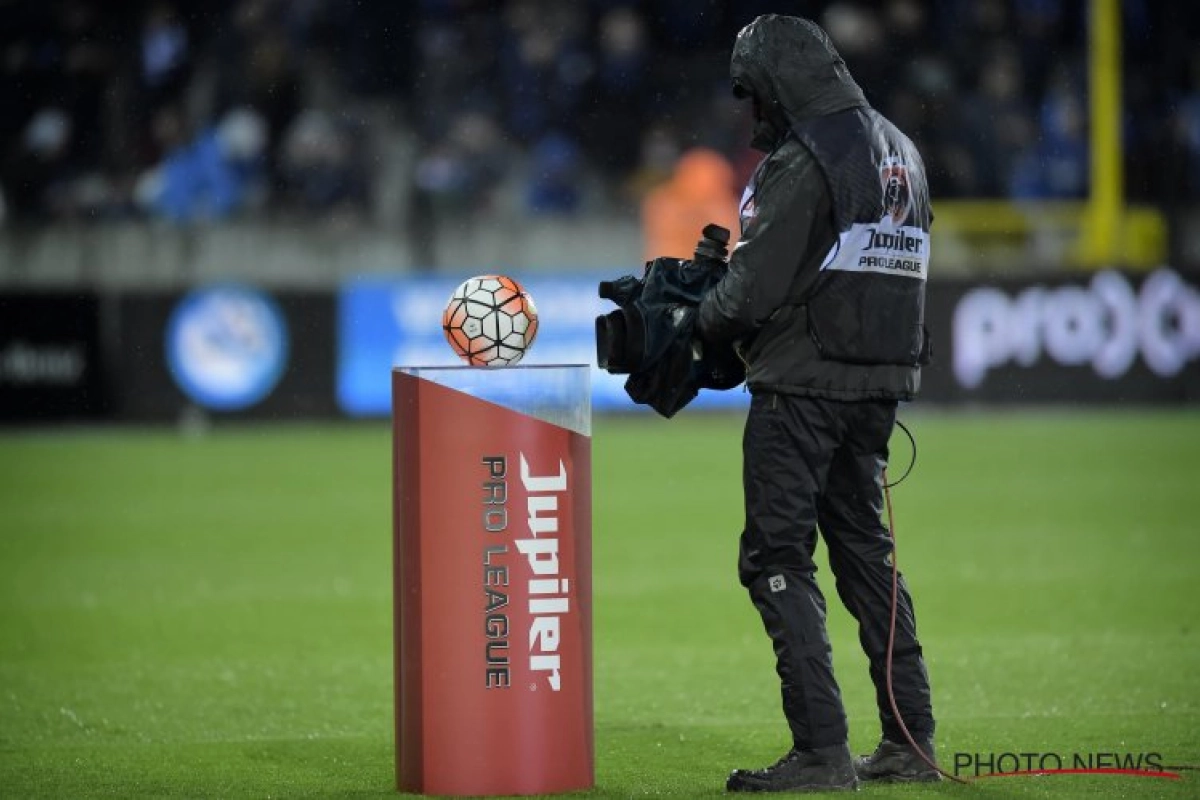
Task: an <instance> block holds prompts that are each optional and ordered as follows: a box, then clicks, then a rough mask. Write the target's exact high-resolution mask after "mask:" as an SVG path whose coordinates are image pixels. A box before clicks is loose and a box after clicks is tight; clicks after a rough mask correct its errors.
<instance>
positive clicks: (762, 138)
mask: <svg viewBox="0 0 1200 800" xmlns="http://www.w3.org/2000/svg"><path fill="white" fill-rule="evenodd" d="M729 77H730V79H731V80H732V81H733V91H734V94H735V95H737V96H738V97H743V98H744V97H750V98H752V99H753V101H754V106H755V112H754V116H755V125H754V135H753V140H752V141H751V145H752V146H754V147H755V148H757V149H759V150H763V151H770V150H771V149H772V148H774V147H775V146H776V145H778V144H779V142H780V141H781V140H782V139H783V137H784V136H785V135H786V134H787V132H788V130H789V129H790V128H791V127H792V126H793V125H796V124H797V123H798V122H800V121H802V120H804V119H808V118H811V117H818V116H826V115H828V114H835V113H837V112H839V111H845V110H846V109H848V108H855V107H858V106H865V105H867V100H866V98H865V97H864V96H863V92H862V89H861V88H859V86H858V84H857V83H855V82H854V78H852V77H851V76H850V70H848V69H847V68H846V62H845V61H843V60H842V57H841V56H840V55H838V51H837V49H836V48H835V47H834V46H833V42H832V41H830V39H829V35H828V34H827V33H825V31H823V30H822V29H821V28H820V26H818V25H817V24H816V23H814V22H810V21H809V20H807V19H802V18H800V17H787V16H781V15H779V14H766V15H763V16H760V17H758V18H757V19H755V20H754V21H753V22H751V23H750V24H749V25H747V26H746V27H744V28H742V30H741V31H740V32H739V33H738V35H737V40H736V41H735V42H734V45H733V55H732V57H731V58H730V61H729Z"/></svg>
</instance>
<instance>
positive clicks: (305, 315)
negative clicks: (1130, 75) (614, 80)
mask: <svg viewBox="0 0 1200 800" xmlns="http://www.w3.org/2000/svg"><path fill="white" fill-rule="evenodd" d="M398 281H400V282H402V281H403V279H398ZM397 285H400V284H399V283H398V284H397ZM571 291H575V289H572V290H571ZM578 291H579V292H580V293H581V294H580V295H579V298H573V296H572V295H571V294H570V293H569V292H566V291H565V290H564V291H562V292H560V293H559V295H558V296H556V301H555V303H554V305H556V307H566V308H579V307H582V306H581V305H580V304H581V303H585V302H587V300H588V299H590V298H591V296H592V294H594V282H591V283H588V282H580V283H579V285H578ZM441 296H442V295H441V293H437V297H438V298H440V297H441ZM335 297H336V295H335V293H334V292H330V291H303V292H302V291H286V292H272V293H266V292H261V291H258V290H255V289H253V288H250V287H246V286H239V285H235V284H222V285H217V286H210V287H201V288H199V289H197V290H195V291H193V292H187V293H184V292H169V293H168V292H129V293H125V294H120V295H117V296H106V297H104V298H98V297H97V296H95V295H93V294H89V293H72V292H58V293H29V292H25V293H14V294H3V295H0V422H10V421H21V422H24V421H39V420H44V421H55V420H61V419H76V418H78V419H97V418H101V417H106V416H115V417H117V418H120V419H131V420H171V421H174V420H177V419H179V418H180V416H181V415H184V414H188V413H193V412H194V411H196V410H199V411H201V412H203V413H207V414H212V415H220V416H228V417H239V418H240V417H244V418H253V419H268V418H269V419H306V418H322V417H334V416H338V415H339V414H342V413H348V412H345V411H341V410H340V409H339V406H338V404H337V398H336V390H335V376H337V375H338V371H339V366H340V367H341V368H342V371H343V372H345V371H346V367H347V365H346V364H345V363H343V364H341V365H339V364H338V363H337V359H338V333H337V332H338V331H339V330H342V331H343V332H344V331H346V330H352V329H353V327H354V326H352V325H349V324H348V320H345V319H343V320H340V321H339V320H338V319H336V315H337V314H338V313H339V311H338V307H337V306H336V304H335ZM576 300H578V302H575V301H576ZM431 302H432V301H431ZM437 302H440V301H437ZM356 308H357V307H356V306H355V305H353V304H346V303H343V304H342V306H341V312H340V313H343V314H350V313H352V312H354V311H355V309H356ZM358 310H359V312H361V309H358ZM926 314H927V323H928V327H929V329H930V331H931V333H932V335H933V350H934V353H933V356H934V359H933V363H932V364H930V365H929V366H928V367H926V368H925V370H924V373H923V386H922V391H921V395H920V398H919V402H920V403H931V404H945V405H956V404H979V405H1003V404H1055V403H1107V404H1121V403H1160V404H1167V403H1187V402H1200V273H1198V272H1191V273H1181V272H1177V271H1173V270H1169V269H1160V270H1156V271H1154V272H1151V273H1147V274H1136V275H1135V274H1127V273H1121V272H1115V271H1103V272H1098V273H1094V274H1074V275H1063V276H1054V277H1047V278H1046V279H1044V280H1037V281H1032V280H1019V279H1006V280H995V281H986V282H984V281H977V280H965V281H963V280H957V279H947V280H937V279H934V280H931V281H930V283H929V288H928V301H927V303H926ZM550 316H552V315H550V314H547V316H546V318H547V319H549V318H550ZM339 322H340V323H341V324H340V325H339ZM558 327H559V326H549V325H547V326H546V327H545V329H544V330H543V331H542V333H541V339H540V340H539V343H538V346H539V347H542V348H543V352H550V350H552V349H553V348H552V347H551V345H552V343H554V341H555V338H554V337H555V336H560V337H562V336H565V335H566V333H571V331H566V333H564V331H563V330H559V329H557V328H558ZM371 330H372V331H373V334H372V335H373V336H374V337H375V338H374V339H371V342H372V343H373V345H374V346H376V347H377V348H380V349H381V351H382V354H381V355H380V357H379V358H378V359H377V360H378V362H379V365H380V366H379V368H378V371H379V380H381V381H384V382H385V383H386V380H387V377H388V373H389V371H390V367H391V361H392V359H393V358H394V355H395V353H397V352H400V351H401V348H403V347H405V346H408V345H409V344H410V342H408V341H407V338H406V337H409V336H412V335H414V334H412V333H411V332H405V331H400V330H398V329H397V330H395V331H392V330H390V329H388V330H381V329H377V328H373V329H371ZM572 335H574V334H572ZM389 337H390V338H389ZM428 338H429V339H430V340H431V341H433V342H434V345H430V347H431V348H432V349H431V350H430V356H429V357H430V358H433V359H435V360H436V356H437V353H439V352H441V348H442V347H443V346H444V344H443V343H442V342H441V341H440V329H439V328H437V326H436V321H435V322H434V323H430V332H429V335H428ZM375 339H378V341H375ZM347 344H348V342H347V341H343V342H342V348H343V350H346V347H347ZM546 348H550V350H547V349H546ZM346 352H348V353H350V354H353V351H352V350H346ZM444 356H445V358H446V359H447V360H451V358H450V355H449V351H448V350H447V351H446V353H445V354H444ZM342 357H343V358H345V357H346V355H345V353H343V356H342ZM372 363H374V362H372ZM375 372H376V369H375V368H374V367H372V368H371V369H370V370H367V373H369V374H366V375H364V376H363V377H364V379H365V378H366V377H370V378H372V379H373V378H374V376H375ZM728 396H732V395H728ZM737 397H738V398H744V397H745V395H744V394H742V393H741V392H740V391H739V392H737ZM622 407H624V406H622Z"/></svg>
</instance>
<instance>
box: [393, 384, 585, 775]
mask: <svg viewBox="0 0 1200 800" xmlns="http://www.w3.org/2000/svg"><path fill="white" fill-rule="evenodd" d="M392 390H393V394H392V397H393V425H394V440H393V441H394V446H393V451H394V452H393V458H394V468H395V471H394V487H393V490H394V504H393V509H394V510H393V513H394V539H393V543H394V580H395V585H394V598H395V599H394V603H395V608H394V613H395V648H396V660H395V669H396V782H397V786H398V787H399V789H400V790H402V791H406V792H417V793H422V794H440V795H509V794H548V793H554V792H565V791H574V790H581V789H588V788H590V787H592V786H593V785H594V782H595V769H594V743H593V717H592V613H591V601H592V585H591V439H590V438H589V437H588V436H587V435H585V434H583V433H578V432H575V431H572V430H569V429H566V428H563V427H559V426H557V425H553V424H550V423H547V422H543V421H542V420H539V419H536V418H533V417H531V416H528V415H525V414H522V413H518V412H516V411H512V410H510V409H508V408H504V407H501V406H499V405H495V404H493V403H490V402H487V401H485V400H481V399H479V398H477V397H473V396H471V395H468V394H464V393H462V392H460V391H457V390H455V389H451V388H447V387H445V386H442V385H439V384H438V383H436V382H433V381H432V380H428V379H426V378H422V377H417V376H414V375H411V374H406V373H405V372H401V371H396V372H394V373H393V379H392Z"/></svg>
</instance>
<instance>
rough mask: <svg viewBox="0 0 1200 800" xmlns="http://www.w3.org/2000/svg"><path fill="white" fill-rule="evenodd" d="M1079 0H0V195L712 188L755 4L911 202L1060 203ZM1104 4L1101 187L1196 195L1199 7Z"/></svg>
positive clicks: (1075, 135) (735, 175)
mask: <svg viewBox="0 0 1200 800" xmlns="http://www.w3.org/2000/svg"><path fill="white" fill-rule="evenodd" d="M1087 5H1088V4H1087V2H1086V0H927V1H923V0H832V1H831V2H783V1H782V0H775V2H767V1H766V0H738V1H737V2H734V0H728V1H727V2H725V1H722V2H717V1H716V0H642V1H641V2H635V1H634V0H575V1H573V2H565V1H564V0H396V1H395V2H393V1H392V0H149V1H146V2H137V1H136V0H108V2H102V1H101V0H0V204H2V207H3V211H2V214H3V216H4V217H6V218H7V219H8V220H9V221H10V222H11V221H19V220H29V221H43V220H55V219H118V218H158V219H164V220H170V221H174V222H178V223H193V222H200V221H206V220H217V219H225V218H231V217H245V216H268V217H272V216H273V217H289V218H298V219H310V218H314V219H315V218H333V219H348V220H370V219H373V218H378V216H377V214H376V211H377V209H376V208H375V204H376V203H377V202H378V200H377V199H378V198H379V197H381V196H383V195H387V194H388V193H390V194H391V195H393V196H396V195H399V196H401V197H402V198H403V202H402V203H401V206H402V208H403V209H404V211H405V213H406V215H407V219H408V221H409V223H410V225H412V226H413V229H414V230H415V229H424V228H426V227H428V226H429V225H432V224H435V223H436V221H437V220H438V219H439V218H442V217H444V215H447V214H455V215H472V214H480V213H487V212H488V211H490V210H501V209H502V210H506V211H516V212H518V213H520V214H525V215H571V214H577V213H584V212H589V211H594V210H597V209H606V210H613V209H616V210H622V209H623V210H635V209H639V208H645V207H646V206H647V204H650V205H653V204H654V203H656V202H658V201H659V200H661V197H662V195H663V192H664V189H670V188H671V187H672V186H681V185H683V184H684V183H687V181H686V180H683V179H682V178H681V176H680V175H676V171H677V167H680V168H681V169H693V170H694V169H696V164H697V163H701V162H703V163H702V167H701V169H702V170H703V171H705V176H703V177H702V179H701V180H699V182H697V181H696V180H695V179H694V178H693V179H691V183H689V184H688V185H689V186H692V187H695V186H700V185H703V186H707V187H710V188H706V189H704V191H706V192H710V193H711V191H716V192H718V193H721V192H724V193H734V192H736V191H738V190H739V189H740V185H741V183H742V182H744V180H745V179H746V177H747V176H748V174H749V172H750V171H751V170H752V169H753V166H754V164H755V163H756V160H757V157H758V155H757V154H756V153H754V152H752V151H750V150H749V149H748V148H747V141H748V132H749V126H750V120H749V119H748V109H747V108H745V106H744V104H740V103H738V102H737V101H735V100H734V99H733V97H732V96H731V95H730V93H729V86H728V78H727V66H728V54H729V50H730V47H731V45H732V41H733V36H734V34H735V33H736V31H737V30H738V29H739V28H740V27H741V26H742V25H744V24H745V23H747V22H749V21H750V20H752V19H753V18H754V17H755V16H756V15H758V14H760V13H771V12H779V13H795V14H802V15H805V16H809V17H811V18H813V19H815V20H817V21H818V22H820V23H821V24H822V25H823V26H824V27H825V28H826V30H828V31H829V33H830V35H831V36H832V37H833V39H834V40H835V42H836V43H837V44H838V46H839V48H840V49H841V52H842V54H843V55H844V57H845V58H846V61H847V62H848V64H849V65H850V68H851V70H852V72H853V73H854V75H855V76H856V78H857V79H858V81H859V83H860V84H861V85H862V86H863V88H864V89H865V91H866V93H867V96H868V98H869V100H870V101H871V102H872V104H873V105H875V106H876V107H877V108H879V109H880V110H881V111H883V112H884V113H885V114H887V115H888V116H889V117H891V119H892V120H893V121H894V122H895V123H896V124H897V125H899V126H900V127H901V128H902V129H903V130H905V131H906V132H908V133H909V134H910V135H911V136H912V137H913V138H914V139H915V140H916V142H917V143H918V145H919V146H920V147H921V150H922V152H923V154H924V155H925V158H926V160H927V162H928V167H929V170H928V171H929V175H930V180H931V184H932V189H933V192H934V194H935V197H940V198H951V197H994V198H1018V199H1023V198H1079V197H1083V196H1084V195H1086V193H1087V191H1088V172H1089V167H1088V139H1087V116H1088V107H1087ZM1120 5H1121V7H1122V16H1123V24H1124V35H1123V42H1122V46H1123V55H1124V59H1125V70H1124V72H1125V79H1124V87H1123V92H1124V102H1125V114H1124V130H1123V133H1124V146H1125V154H1126V156H1125V157H1126V167H1127V195H1128V197H1129V199H1131V200H1134V201H1151V202H1156V203H1159V204H1171V203H1183V202H1190V201H1194V200H1196V199H1197V198H1198V197H1200V48H1198V47H1197V46H1196V42H1197V41H1200V25H1197V20H1196V18H1197V17H1198V16H1200V14H1197V12H1195V11H1193V10H1190V6H1191V5H1192V4H1190V3H1165V2H1152V0H1123V2H1121V4H1120ZM389 137H390V138H392V139H398V140H400V141H402V142H404V143H405V146H404V147H388V146H385V145H386V141H387V140H388V139H389ZM381 142H383V143H384V144H383V145H381ZM693 151H695V152H693ZM688 154H690V155H692V156H697V155H699V156H701V157H699V158H691V159H686V158H684V156H685V155H688ZM389 159H400V160H401V162H402V163H401V165H400V166H401V168H400V169H396V168H393V167H394V166H395V165H393V164H390V163H388V160H389ZM689 165H690V166H689ZM383 181H393V182H394V181H399V182H400V183H401V184H402V185H398V186H386V187H384V186H380V183H381V182H383ZM673 182H674V183H673ZM714 185H715V186H716V188H715V189H711V187H712V186H714ZM668 193H669V192H668ZM660 205H661V203H660Z"/></svg>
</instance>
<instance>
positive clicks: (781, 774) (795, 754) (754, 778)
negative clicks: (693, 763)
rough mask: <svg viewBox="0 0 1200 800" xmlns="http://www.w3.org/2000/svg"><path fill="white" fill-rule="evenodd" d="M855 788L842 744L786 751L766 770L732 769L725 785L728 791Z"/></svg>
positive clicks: (851, 770)
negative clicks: (786, 752) (785, 753)
mask: <svg viewBox="0 0 1200 800" xmlns="http://www.w3.org/2000/svg"><path fill="white" fill-rule="evenodd" d="M857 788H858V780H857V779H856V778H855V777H854V763H853V761H852V760H851V758H850V748H848V747H847V746H846V745H844V744H841V745H834V746H833V747H818V748H816V749H815V750H796V749H792V750H790V751H788V754H787V755H785V756H784V757H783V758H781V759H779V760H778V761H776V762H775V763H774V764H773V765H771V766H769V767H767V768H766V769H756V770H748V769H735V770H734V771H733V772H732V773H731V774H730V776H729V780H728V781H726V782H725V789H726V790H727V791H730V792H836V791H853V790H855V789H857Z"/></svg>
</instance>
